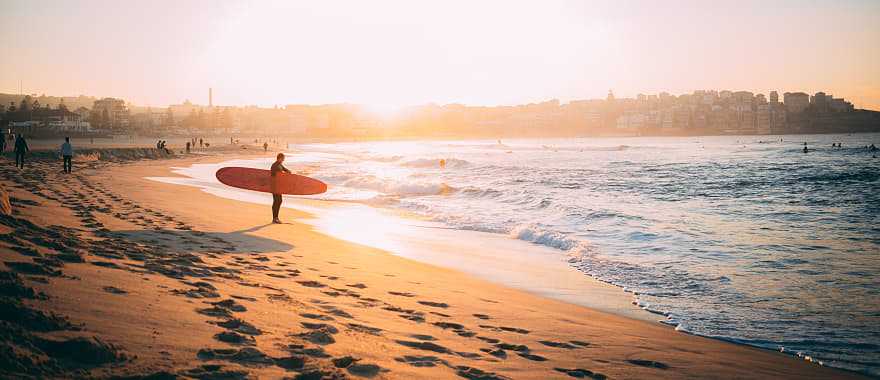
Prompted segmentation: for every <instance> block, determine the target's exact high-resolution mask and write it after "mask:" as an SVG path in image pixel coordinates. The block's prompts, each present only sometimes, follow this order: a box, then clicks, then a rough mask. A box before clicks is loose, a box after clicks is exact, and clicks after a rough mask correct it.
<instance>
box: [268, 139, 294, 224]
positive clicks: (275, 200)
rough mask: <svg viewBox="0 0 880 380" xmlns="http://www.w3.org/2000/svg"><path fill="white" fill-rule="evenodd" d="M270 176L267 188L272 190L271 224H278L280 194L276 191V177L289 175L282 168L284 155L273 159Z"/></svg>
mask: <svg viewBox="0 0 880 380" xmlns="http://www.w3.org/2000/svg"><path fill="white" fill-rule="evenodd" d="M269 172H270V175H271V176H272V178H271V179H270V182H269V187H270V189H271V190H272V223H275V224H280V223H281V220H280V219H278V212H279V211H280V210H281V199H282V198H281V193H279V192H278V191H277V182H276V181H277V177H278V173H281V172H284V173H290V170H287V168H285V167H284V153H278V156H276V157H275V163H273V164H272V168H271V169H269Z"/></svg>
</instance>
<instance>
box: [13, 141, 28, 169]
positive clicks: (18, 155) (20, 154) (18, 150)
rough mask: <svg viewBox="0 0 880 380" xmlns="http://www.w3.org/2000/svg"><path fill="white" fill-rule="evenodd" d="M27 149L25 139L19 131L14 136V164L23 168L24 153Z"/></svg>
mask: <svg viewBox="0 0 880 380" xmlns="http://www.w3.org/2000/svg"><path fill="white" fill-rule="evenodd" d="M29 150H30V149H29V148H28V145H27V140H25V139H24V136H22V135H21V133H19V134H18V136H17V137H16V138H15V166H18V167H19V168H21V169H24V155H25V153H27V152H28V151H29Z"/></svg>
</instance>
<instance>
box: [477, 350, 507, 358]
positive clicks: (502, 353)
mask: <svg viewBox="0 0 880 380" xmlns="http://www.w3.org/2000/svg"><path fill="white" fill-rule="evenodd" d="M480 351H483V352H485V353H487V354H489V355H492V356H494V357H496V358H499V359H507V351H504V350H502V349H500V348H496V349H494V350H493V349H491V348H481V349H480Z"/></svg>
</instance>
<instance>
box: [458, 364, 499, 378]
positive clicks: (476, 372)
mask: <svg viewBox="0 0 880 380" xmlns="http://www.w3.org/2000/svg"><path fill="white" fill-rule="evenodd" d="M455 368H456V371H455V374H456V375H458V376H461V377H463V378H465V379H469V380H509V379H510V378H509V377H507V376H502V375H498V374H496V373H494V372H487V371H483V370H481V369H479V368H474V367H468V366H463V365H460V366H458V367H455Z"/></svg>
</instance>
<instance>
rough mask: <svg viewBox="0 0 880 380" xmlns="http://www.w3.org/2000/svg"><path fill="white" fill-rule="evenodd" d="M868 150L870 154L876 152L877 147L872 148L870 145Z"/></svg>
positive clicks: (872, 145)
mask: <svg viewBox="0 0 880 380" xmlns="http://www.w3.org/2000/svg"><path fill="white" fill-rule="evenodd" d="M868 150H869V151H871V152H876V151H877V147H876V146H874V144H871V146H870V147H868Z"/></svg>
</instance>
